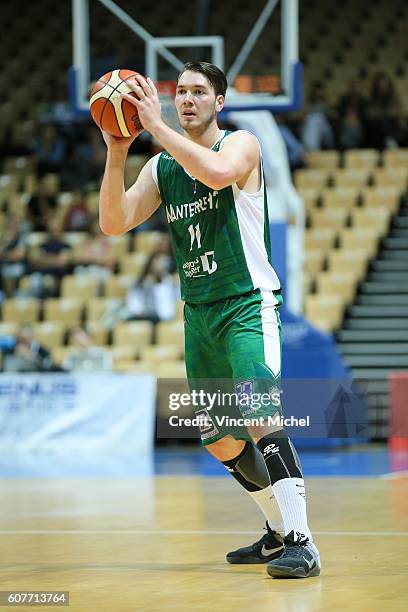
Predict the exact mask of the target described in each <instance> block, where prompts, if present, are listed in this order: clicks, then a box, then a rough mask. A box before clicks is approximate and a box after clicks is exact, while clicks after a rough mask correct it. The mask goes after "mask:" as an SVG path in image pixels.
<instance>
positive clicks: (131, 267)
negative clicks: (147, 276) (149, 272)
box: [119, 252, 147, 281]
mask: <svg viewBox="0 0 408 612" xmlns="http://www.w3.org/2000/svg"><path fill="white" fill-rule="evenodd" d="M146 261H147V255H146V253H144V252H143V253H139V252H138V253H125V254H124V255H122V257H121V258H120V260H119V268H120V272H121V274H131V275H132V276H133V277H134V279H135V281H136V280H137V278H138V277H139V276H140V274H141V272H142V270H143V268H144V266H145V265H146Z"/></svg>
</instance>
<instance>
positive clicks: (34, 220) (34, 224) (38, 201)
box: [27, 179, 57, 232]
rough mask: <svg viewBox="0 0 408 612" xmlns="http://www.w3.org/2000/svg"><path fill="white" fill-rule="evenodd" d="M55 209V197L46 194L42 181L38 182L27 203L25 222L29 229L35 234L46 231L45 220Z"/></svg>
mask: <svg viewBox="0 0 408 612" xmlns="http://www.w3.org/2000/svg"><path fill="white" fill-rule="evenodd" d="M56 209H57V200H56V198H55V196H54V195H53V194H51V193H48V191H47V187H46V185H45V183H44V181H43V180H41V179H40V180H39V181H38V184H37V187H36V189H35V190H34V192H33V193H32V195H31V197H30V199H29V200H28V202H27V220H28V221H29V222H30V224H31V229H32V230H33V231H35V232H43V231H45V230H46V229H47V219H49V217H50V215H52V214H54V213H55V211H56Z"/></svg>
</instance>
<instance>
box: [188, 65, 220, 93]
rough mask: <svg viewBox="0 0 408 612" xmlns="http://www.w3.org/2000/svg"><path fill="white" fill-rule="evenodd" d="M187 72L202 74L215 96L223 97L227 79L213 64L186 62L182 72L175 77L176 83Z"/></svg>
mask: <svg viewBox="0 0 408 612" xmlns="http://www.w3.org/2000/svg"><path fill="white" fill-rule="evenodd" d="M187 70H191V72H199V73H200V74H203V75H204V76H205V77H206V78H207V79H208V81H209V82H210V83H211V85H212V87H213V89H214V91H215V95H216V96H225V94H226V91H227V87H228V83H227V78H226V76H225V74H224V73H223V71H222V70H220V69H219V68H218V66H215V64H210V63H209V62H187V63H186V64H184V66H183V69H182V71H181V72H180V74H179V75H178V77H177V82H178V81H179V79H180V77H181V75H182V74H184V72H187Z"/></svg>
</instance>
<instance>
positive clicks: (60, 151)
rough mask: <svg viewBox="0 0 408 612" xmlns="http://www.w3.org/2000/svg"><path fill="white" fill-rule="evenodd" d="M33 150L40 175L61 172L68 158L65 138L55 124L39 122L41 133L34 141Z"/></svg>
mask: <svg viewBox="0 0 408 612" xmlns="http://www.w3.org/2000/svg"><path fill="white" fill-rule="evenodd" d="M32 152H33V153H34V155H35V156H36V158H37V171H38V174H39V176H43V175H44V174H47V173H48V172H54V173H56V174H59V173H60V172H61V170H62V168H63V166H64V163H65V159H66V143H65V139H64V137H63V136H62V135H61V134H60V133H59V132H58V130H57V128H56V127H55V126H54V125H51V124H49V125H41V124H39V134H38V136H37V137H36V138H35V139H34V141H33V143H32Z"/></svg>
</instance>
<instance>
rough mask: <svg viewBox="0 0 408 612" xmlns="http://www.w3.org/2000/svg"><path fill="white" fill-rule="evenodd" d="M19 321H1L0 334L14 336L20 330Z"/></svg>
mask: <svg viewBox="0 0 408 612" xmlns="http://www.w3.org/2000/svg"><path fill="white" fill-rule="evenodd" d="M18 328H19V325H18V323H12V322H11V321H0V336H14V335H15V334H16V333H17V332H18Z"/></svg>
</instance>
